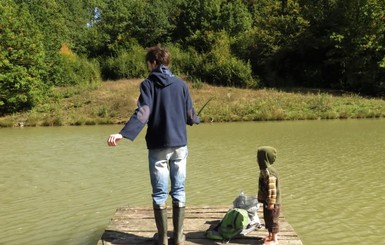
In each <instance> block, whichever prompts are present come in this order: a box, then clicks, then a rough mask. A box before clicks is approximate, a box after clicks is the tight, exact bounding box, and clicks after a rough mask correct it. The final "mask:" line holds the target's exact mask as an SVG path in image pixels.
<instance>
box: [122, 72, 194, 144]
mask: <svg viewBox="0 0 385 245" xmlns="http://www.w3.org/2000/svg"><path fill="white" fill-rule="evenodd" d="M199 122H200V121H199V118H198V116H197V115H195V111H194V108H193V105H192V100H191V97H190V93H189V90H188V87H187V84H186V83H185V82H184V81H182V80H180V79H178V78H177V77H176V76H175V75H174V74H172V72H171V71H170V70H169V69H168V68H167V67H166V66H164V65H160V66H158V67H157V68H155V69H154V70H153V71H152V72H151V73H150V75H149V76H148V78H147V79H145V80H144V81H143V82H142V83H141V84H140V96H139V99H138V108H137V109H136V110H135V112H134V113H133V115H132V116H131V118H130V120H128V121H127V123H126V125H125V126H124V127H123V129H122V130H121V131H120V134H121V135H123V137H124V138H127V139H130V140H132V141H133V140H134V139H135V138H136V136H137V135H138V134H139V133H140V131H141V130H142V129H143V128H144V126H145V125H146V124H147V133H146V142H147V148H148V149H158V148H167V147H181V146H185V145H187V130H186V125H193V124H194V123H195V124H199Z"/></svg>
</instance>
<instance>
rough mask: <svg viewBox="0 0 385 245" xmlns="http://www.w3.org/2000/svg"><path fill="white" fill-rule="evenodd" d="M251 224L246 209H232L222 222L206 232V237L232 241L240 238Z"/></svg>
mask: <svg viewBox="0 0 385 245" xmlns="http://www.w3.org/2000/svg"><path fill="white" fill-rule="evenodd" d="M248 224H249V215H248V213H247V211H246V210H245V209H241V208H232V209H230V210H229V211H227V213H226V214H225V216H224V217H223V219H222V220H221V222H220V223H219V224H218V225H217V226H216V227H214V228H213V229H209V230H208V231H207V232H206V237H207V238H209V239H213V240H230V239H232V238H235V237H238V236H240V234H241V233H242V231H243V230H244V229H246V227H247V225H248Z"/></svg>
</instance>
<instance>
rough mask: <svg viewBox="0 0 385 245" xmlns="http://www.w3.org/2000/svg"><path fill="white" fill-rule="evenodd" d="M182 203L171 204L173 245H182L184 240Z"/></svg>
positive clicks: (174, 202)
mask: <svg viewBox="0 0 385 245" xmlns="http://www.w3.org/2000/svg"><path fill="white" fill-rule="evenodd" d="M184 211H185V206H184V203H181V202H177V201H173V202H172V224H173V225H174V245H183V244H184V241H185V239H186V237H185V235H184V234H183V221H184Z"/></svg>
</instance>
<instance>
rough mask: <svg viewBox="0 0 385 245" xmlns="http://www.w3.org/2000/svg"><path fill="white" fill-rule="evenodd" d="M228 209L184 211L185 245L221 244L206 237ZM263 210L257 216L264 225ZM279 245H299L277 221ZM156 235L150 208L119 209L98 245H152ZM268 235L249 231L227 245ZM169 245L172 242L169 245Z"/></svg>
mask: <svg viewBox="0 0 385 245" xmlns="http://www.w3.org/2000/svg"><path fill="white" fill-rule="evenodd" d="M227 210H228V207H227V208H226V207H186V213H185V220H184V233H185V235H186V241H185V245H196V244H200V245H216V244H222V241H213V240H209V239H207V238H206V237H205V232H206V230H207V229H209V228H210V226H211V225H215V224H217V223H218V222H219V221H220V220H221V219H222V218H223V216H224V215H225V213H226V212H227ZM261 211H262V210H261V209H260V210H259V212H258V215H259V217H260V219H261V222H262V223H263V218H262V212H261ZM172 227H173V226H172V211H171V208H169V210H168V230H169V234H168V235H169V237H172V232H171V231H172ZM280 227H281V229H280V230H281V231H280V233H279V244H280V245H302V242H301V240H300V239H299V237H298V235H297V234H296V233H295V232H294V230H293V228H292V226H291V225H290V224H289V223H288V222H287V221H286V220H285V218H284V217H283V216H282V217H280ZM156 232H157V230H156V225H155V221H154V214H153V210H152V208H129V207H122V208H118V209H117V210H116V213H115V215H114V216H113V217H112V219H111V221H110V224H109V225H108V227H107V228H106V230H105V231H104V233H103V235H102V237H101V239H100V240H99V242H98V244H97V245H134V244H135V245H153V244H154V242H153V239H152V237H153V236H154V234H155V233H156ZM266 235H267V231H266V229H265V228H264V227H262V228H261V229H259V230H255V231H252V232H251V233H249V234H247V235H246V236H245V237H242V238H237V239H232V240H231V241H230V242H229V243H228V244H263V238H264V237H265V236H266ZM169 244H172V242H171V240H170V243H169Z"/></svg>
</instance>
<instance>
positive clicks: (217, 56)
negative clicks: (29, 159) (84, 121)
mask: <svg viewBox="0 0 385 245" xmlns="http://www.w3.org/2000/svg"><path fill="white" fill-rule="evenodd" d="M156 44H162V45H163V46H165V47H167V48H168V49H170V51H171V53H172V56H173V62H172V65H173V66H172V70H173V71H174V72H175V73H177V74H179V75H182V74H183V75H186V76H188V77H189V79H190V80H191V81H194V82H207V83H211V84H215V85H221V86H236V87H249V88H256V87H289V86H291V87H312V88H325V89H337V90H347V91H352V92H356V93H361V94H367V95H375V96H383V95H384V94H385V45H384V44H385V1H382V0H350V1H346V0H316V1H315V0H258V1H255V0H2V1H1V3H0V89H1V90H0V115H4V114H7V113H12V112H16V111H23V110H29V109H31V108H32V107H33V106H34V105H35V104H36V103H38V102H39V101H40V100H42V99H44V98H45V96H47V94H48V93H49V92H50V89H51V88H52V87H53V86H84V87H85V88H87V87H89V86H95V85H97V84H98V82H99V81H100V77H102V78H103V79H113V80H115V79H121V78H142V77H144V76H145V75H146V69H145V66H144V62H143V57H144V54H145V47H149V46H152V45H156Z"/></svg>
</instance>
